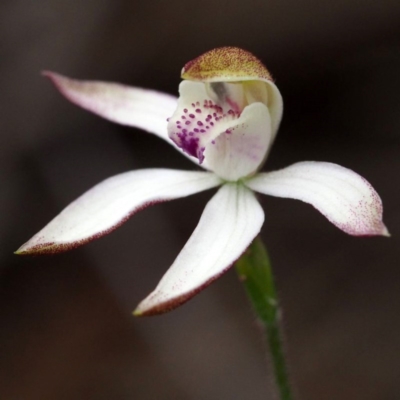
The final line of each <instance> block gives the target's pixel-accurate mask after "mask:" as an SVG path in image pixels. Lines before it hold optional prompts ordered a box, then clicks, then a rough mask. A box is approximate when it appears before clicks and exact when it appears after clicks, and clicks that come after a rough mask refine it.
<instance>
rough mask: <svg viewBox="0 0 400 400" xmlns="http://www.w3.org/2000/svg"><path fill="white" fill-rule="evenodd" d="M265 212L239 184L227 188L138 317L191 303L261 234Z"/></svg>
mask: <svg viewBox="0 0 400 400" xmlns="http://www.w3.org/2000/svg"><path fill="white" fill-rule="evenodd" d="M263 222H264V212H263V210H262V208H261V206H260V204H259V203H258V201H257V199H256V198H255V195H254V194H253V193H252V192H251V191H250V190H248V189H247V188H246V187H244V186H243V185H240V184H225V185H224V186H222V188H221V189H220V190H219V191H218V192H217V193H216V194H215V195H214V197H213V198H212V199H211V200H210V201H209V203H208V204H207V206H206V208H205V210H204V212H203V214H202V216H201V219H200V221H199V223H198V225H197V227H196V229H195V230H194V232H193V234H192V236H191V237H190V239H189V240H188V242H187V243H186V245H185V246H184V248H183V249H182V251H181V252H180V254H179V255H178V257H177V258H176V260H175V261H174V263H173V264H172V266H171V267H170V268H169V269H168V271H167V273H166V274H165V275H164V276H163V278H162V279H161V281H160V283H159V284H158V286H157V287H156V289H155V290H154V291H153V292H152V293H151V294H150V295H149V296H148V297H147V298H146V299H144V300H143V301H142V302H141V303H140V304H139V306H138V307H137V309H136V310H135V312H134V313H135V315H151V314H157V313H162V312H165V311H168V310H170V309H172V308H175V307H177V306H178V305H180V304H181V303H183V302H185V301H187V300H189V299H190V298H191V297H192V296H194V295H195V294H196V293H197V292H198V291H200V290H201V289H203V288H204V287H205V286H207V285H208V284H209V283H211V282H212V281H213V280H215V279H216V278H218V277H219V276H220V275H221V274H222V273H223V272H225V271H226V270H227V269H228V268H229V267H230V266H231V265H232V264H233V263H234V262H235V261H236V260H237V259H238V258H239V257H240V256H241V254H242V253H243V252H244V251H245V250H246V248H247V247H248V246H249V245H250V243H251V242H252V241H253V239H254V238H255V237H256V236H257V234H258V233H259V232H260V229H261V226H262V224H263Z"/></svg>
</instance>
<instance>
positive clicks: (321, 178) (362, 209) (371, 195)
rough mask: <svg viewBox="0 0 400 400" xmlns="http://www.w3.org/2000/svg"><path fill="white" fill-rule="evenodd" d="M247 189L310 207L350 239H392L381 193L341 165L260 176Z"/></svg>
mask: <svg viewBox="0 0 400 400" xmlns="http://www.w3.org/2000/svg"><path fill="white" fill-rule="evenodd" d="M246 185H247V186H248V187H249V188H251V189H253V190H255V191H257V192H260V193H264V194H268V195H271V196H276V197H284V198H291V199H298V200H301V201H304V202H306V203H309V204H311V205H313V206H314V207H315V208H316V209H317V210H319V211H320V212H321V213H322V214H323V215H325V217H326V218H328V220H329V221H330V222H332V223H333V224H334V225H336V226H337V227H338V228H339V229H341V230H342V231H344V232H346V233H348V234H350V235H355V236H372V235H383V236H389V233H388V230H387V229H386V227H385V225H384V224H383V222H382V213H383V207H382V201H381V199H380V197H379V195H378V193H377V192H376V191H375V190H374V188H373V187H372V186H371V184H370V183H368V182H367V181H366V180H365V179H364V178H363V177H361V176H360V175H358V174H356V173H355V172H353V171H351V170H350V169H347V168H344V167H341V166H339V165H336V164H332V163H327V162H314V161H306V162H300V163H297V164H293V165H291V166H289V167H287V168H284V169H281V170H279V171H274V172H269V173H261V174H258V175H257V176H256V177H254V178H253V179H250V180H248V181H247V182H246Z"/></svg>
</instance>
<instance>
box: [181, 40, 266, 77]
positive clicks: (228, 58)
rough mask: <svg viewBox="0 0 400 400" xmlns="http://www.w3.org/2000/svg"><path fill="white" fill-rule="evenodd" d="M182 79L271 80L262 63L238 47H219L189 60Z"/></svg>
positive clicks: (183, 70)
mask: <svg viewBox="0 0 400 400" xmlns="http://www.w3.org/2000/svg"><path fill="white" fill-rule="evenodd" d="M182 79H187V80H191V81H202V82H221V81H223V82H237V81H249V80H263V81H272V77H271V74H270V73H269V71H268V70H267V69H266V68H265V66H264V64H263V63H262V62H261V61H260V60H259V59H258V58H257V57H256V56H254V55H253V54H252V53H250V52H248V51H246V50H243V49H240V48H238V47H219V48H217V49H213V50H210V51H208V52H206V53H204V54H202V55H201V56H199V57H197V58H195V59H194V60H192V61H189V62H188V63H187V64H186V65H185V66H184V67H183V69H182Z"/></svg>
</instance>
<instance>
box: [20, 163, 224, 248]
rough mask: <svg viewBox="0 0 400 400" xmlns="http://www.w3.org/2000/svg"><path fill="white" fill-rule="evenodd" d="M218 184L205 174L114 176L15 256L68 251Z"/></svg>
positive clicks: (146, 172) (166, 171)
mask: <svg viewBox="0 0 400 400" xmlns="http://www.w3.org/2000/svg"><path fill="white" fill-rule="evenodd" d="M219 184H220V180H219V179H218V178H217V177H216V176H215V175H213V174H211V173H207V172H189V171H175V170H169V169H144V170H139V171H131V172H126V173H124V174H120V175H116V176H114V177H112V178H109V179H107V180H105V181H103V182H101V183H99V184H98V185H96V186H95V187H93V188H92V189H90V190H89V191H88V192H86V193H85V194H84V195H82V196H81V197H79V198H78V199H77V200H75V201H74V202H73V203H71V204H70V205H69V206H68V207H67V208H65V209H64V211H62V212H61V214H59V215H58V216H57V217H55V218H54V219H53V220H52V221H51V222H50V223H49V224H48V225H47V226H45V227H44V228H43V229H42V230H41V231H40V232H39V233H37V234H36V235H35V236H33V237H32V239H30V240H29V241H28V242H27V243H25V244H24V245H23V246H21V248H20V249H18V251H17V253H18V254H30V253H56V252H60V251H64V250H69V249H71V248H74V247H77V246H80V245H82V244H84V243H86V242H88V241H90V240H93V239H97V238H99V237H101V236H103V235H105V234H107V233H109V232H110V231H112V230H113V229H115V228H117V227H118V226H119V225H121V224H122V223H124V222H125V221H127V219H128V218H129V217H131V216H132V215H133V214H134V213H135V212H137V211H139V210H141V209H143V208H145V207H147V206H149V205H152V204H155V203H158V202H162V201H166V200H172V199H176V198H179V197H185V196H188V195H191V194H194V193H198V192H201V191H203V190H207V189H210V188H212V187H215V186H218V185H219Z"/></svg>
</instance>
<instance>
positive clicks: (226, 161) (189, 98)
mask: <svg viewBox="0 0 400 400" xmlns="http://www.w3.org/2000/svg"><path fill="white" fill-rule="evenodd" d="M179 92H180V97H179V101H178V108H177V110H176V112H175V113H174V115H173V117H172V118H170V120H169V122H168V132H169V135H170V137H171V139H172V140H173V141H174V142H175V143H176V144H177V146H178V147H180V148H182V149H183V150H184V151H185V152H186V153H187V154H190V155H191V156H194V157H197V158H198V159H199V161H200V163H202V162H203V161H204V164H205V166H206V168H207V169H210V170H212V171H214V172H215V173H216V174H217V175H218V176H220V177H222V178H223V179H225V180H228V181H235V180H238V179H240V178H242V177H245V176H247V175H250V174H252V173H254V172H255V171H256V170H257V169H258V167H259V166H260V164H261V163H262V162H263V161H264V159H265V157H266V153H267V150H268V147H269V145H270V142H271V118H270V115H269V111H268V108H267V107H266V106H265V105H264V104H263V103H261V102H257V103H253V104H250V105H248V106H247V107H245V108H244V110H243V112H242V113H241V114H239V113H238V112H236V111H235V110H233V109H231V110H228V111H227V110H224V109H223V108H221V107H220V106H218V105H216V104H215V103H214V102H213V100H212V99H211V98H210V96H209V94H208V92H207V90H206V86H205V85H204V84H203V83H201V82H189V81H183V82H182V83H181V85H180V87H179Z"/></svg>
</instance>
